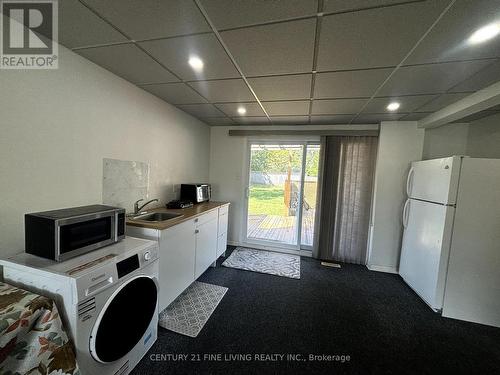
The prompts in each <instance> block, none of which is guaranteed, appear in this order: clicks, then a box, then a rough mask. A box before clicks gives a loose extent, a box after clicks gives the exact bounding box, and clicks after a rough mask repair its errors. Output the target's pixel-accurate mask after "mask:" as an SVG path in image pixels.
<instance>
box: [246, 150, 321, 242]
mask: <svg viewBox="0 0 500 375" xmlns="http://www.w3.org/2000/svg"><path fill="white" fill-rule="evenodd" d="M304 152H306V157H305V165H304V166H303V165H302V164H303V160H304V158H303V153H304ZM318 163H319V146H318V145H307V146H304V145H252V146H251V158H250V187H249V197H248V199H249V201H248V225H247V228H248V230H247V235H248V238H251V239H258V240H264V241H277V242H280V243H286V244H292V245H296V244H297V243H298V240H299V239H298V234H299V223H298V218H299V210H300V207H299V206H300V201H301V198H300V194H301V191H302V184H304V190H303V194H304V197H303V199H302V225H301V228H300V234H301V236H300V240H301V241H300V242H301V244H302V245H305V246H312V242H313V231H314V214H315V208H316V189H317V180H318ZM302 168H304V169H305V173H304V181H302Z"/></svg>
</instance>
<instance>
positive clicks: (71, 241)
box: [60, 216, 113, 254]
mask: <svg viewBox="0 0 500 375" xmlns="http://www.w3.org/2000/svg"><path fill="white" fill-rule="evenodd" d="M60 231H61V244H60V246H61V250H60V251H61V254H64V253H67V252H69V251H71V250H75V249H80V248H82V247H85V246H89V245H93V244H96V243H99V242H101V241H106V240H109V239H111V237H112V235H113V233H111V217H110V216H107V217H103V218H100V219H94V220H87V221H83V222H81V223H74V224H68V225H63V226H61V228H60Z"/></svg>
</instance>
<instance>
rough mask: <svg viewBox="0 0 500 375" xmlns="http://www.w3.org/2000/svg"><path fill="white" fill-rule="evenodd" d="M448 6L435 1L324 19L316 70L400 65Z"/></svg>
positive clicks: (438, 0) (442, 2) (344, 14)
mask: <svg viewBox="0 0 500 375" xmlns="http://www.w3.org/2000/svg"><path fill="white" fill-rule="evenodd" d="M445 5H446V2H444V1H443V0H435V1H426V2H418V3H411V4H406V5H400V6H393V7H382V8H374V9H368V10H363V11H359V12H350V13H342V14H335V15H331V16H325V17H323V22H322V25H321V36H320V43H319V54H318V66H317V70H318V71H326V70H347V69H367V68H377V67H388V66H396V65H398V64H399V63H400V62H401V60H402V59H403V57H404V56H405V55H406V54H407V53H408V52H409V51H410V49H411V48H412V47H413V45H414V44H415V43H416V42H417V41H418V40H419V39H420V38H421V37H422V35H423V34H424V33H425V31H426V30H427V29H428V27H429V26H430V25H431V24H432V22H434V20H435V18H436V17H437V16H438V15H439V13H440V12H441V11H442V9H443V8H444V6H445Z"/></svg>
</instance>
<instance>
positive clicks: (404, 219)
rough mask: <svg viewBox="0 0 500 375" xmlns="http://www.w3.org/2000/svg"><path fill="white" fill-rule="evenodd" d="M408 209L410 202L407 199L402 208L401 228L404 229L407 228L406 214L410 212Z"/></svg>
mask: <svg viewBox="0 0 500 375" xmlns="http://www.w3.org/2000/svg"><path fill="white" fill-rule="evenodd" d="M409 207H410V200H409V199H407V200H406V202H405V205H404V207H403V228H405V229H406V228H407V227H408V217H409V215H408V213H409V212H410V210H409Z"/></svg>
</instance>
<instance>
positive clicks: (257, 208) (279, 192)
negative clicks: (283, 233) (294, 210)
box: [248, 185, 285, 216]
mask: <svg viewBox="0 0 500 375" xmlns="http://www.w3.org/2000/svg"><path fill="white" fill-rule="evenodd" d="M283 194H284V190H283V189H282V188H280V187H276V186H268V185H252V186H250V197H249V199H248V213H249V214H250V215H277V216H282V215H284V214H285V204H284V201H283Z"/></svg>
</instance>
